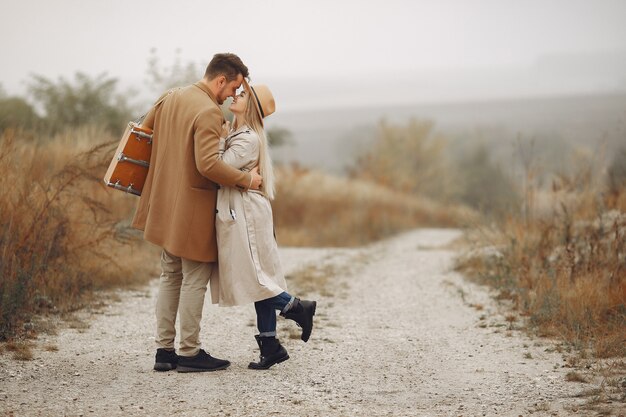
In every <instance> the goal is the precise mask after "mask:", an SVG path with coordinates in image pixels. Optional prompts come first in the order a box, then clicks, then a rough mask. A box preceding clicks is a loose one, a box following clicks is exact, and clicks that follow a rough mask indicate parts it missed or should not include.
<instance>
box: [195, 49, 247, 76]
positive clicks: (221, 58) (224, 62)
mask: <svg viewBox="0 0 626 417" xmlns="http://www.w3.org/2000/svg"><path fill="white" fill-rule="evenodd" d="M239 74H241V75H243V77H244V78H248V67H246V66H245V65H244V64H243V62H242V61H241V58H239V57H238V56H237V55H235V54H230V53H225V54H215V55H213V59H212V60H211V62H209V65H208V66H207V67H206V71H205V73H204V76H205V78H207V79H208V80H209V81H210V80H212V79H214V78H215V77H218V76H220V75H224V76H225V77H226V80H227V81H233V80H235V79H237V76H238V75H239Z"/></svg>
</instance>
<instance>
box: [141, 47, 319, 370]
mask: <svg viewBox="0 0 626 417" xmlns="http://www.w3.org/2000/svg"><path fill="white" fill-rule="evenodd" d="M247 77H248V68H247V67H246V66H245V65H244V64H243V62H242V61H241V59H240V58H239V57H238V56H236V55H234V54H229V53H227V54H216V55H215V56H214V57H213V59H212V60H211V62H210V63H209V65H208V67H207V69H206V72H205V75H204V77H203V78H202V79H201V80H200V81H199V82H197V83H195V84H192V85H189V86H186V87H182V88H178V89H174V90H170V91H169V92H168V93H166V94H165V95H164V99H162V100H161V99H160V100H158V101H157V103H158V104H157V105H155V106H154V107H153V108H152V109H151V110H150V111H149V112H148V114H147V115H146V117H145V119H144V121H143V123H142V125H143V126H144V127H148V128H151V129H153V131H154V135H153V143H152V154H151V156H150V170H149V172H148V177H147V178H146V183H145V185H144V188H143V192H142V195H141V198H140V201H139V205H138V208H137V211H136V213H135V217H134V219H133V227H135V228H138V229H140V230H143V231H144V238H145V239H146V240H148V241H149V242H151V243H154V244H156V245H158V246H160V247H161V248H163V250H162V253H161V269H162V272H161V277H160V282H159V293H158V298H157V305H156V325H157V332H156V344H157V352H156V360H155V365H154V369H155V370H157V371H169V370H172V369H176V370H177V371H178V372H202V371H215V370H220V369H226V368H227V367H228V366H229V365H230V362H228V361H227V360H223V359H218V358H215V357H213V356H211V355H209V354H208V353H207V352H206V351H205V350H203V349H202V348H201V343H200V320H201V318H202V308H203V305H204V296H205V293H206V290H207V286H209V287H210V291H211V299H212V301H213V303H219V305H220V306H235V305H242V304H248V303H254V307H255V310H256V315H257V327H258V330H259V334H258V335H256V336H255V338H256V340H257V343H258V345H259V349H260V351H261V354H260V360H259V361H258V362H251V363H250V364H249V365H248V367H249V368H251V369H268V368H269V367H271V366H272V365H274V364H277V363H280V362H283V361H285V360H287V359H288V358H289V354H288V353H287V351H286V350H285V348H284V347H283V346H282V345H281V344H280V341H279V340H278V339H277V338H276V311H279V312H280V315H281V316H283V317H285V318H287V319H291V320H293V321H295V322H296V323H297V324H298V325H299V326H300V327H301V328H302V336H301V339H302V340H303V341H305V342H306V341H307V340H308V339H309V337H310V335H311V330H312V328H313V315H314V314H315V308H316V302H315V301H306V300H300V299H298V298H296V297H294V296H292V295H290V294H289V293H288V292H287V285H286V283H285V278H284V275H283V271H282V269H281V264H280V259H279V254H278V248H277V244H276V240H275V238H274V228H273V220H272V208H271V205H270V200H272V199H273V198H274V176H273V171H272V161H271V158H270V154H269V149H268V143H267V138H266V135H265V131H264V128H263V119H264V118H265V117H267V116H269V115H270V114H272V113H273V112H274V110H275V103H274V98H273V96H272V93H271V91H270V90H269V89H268V88H267V86H264V85H257V86H252V85H249V84H248V83H247V82H246V78H247ZM242 86H243V89H242V91H241V93H239V94H236V92H237V90H238V89H239V88H240V87H242ZM228 97H233V102H232V104H231V106H230V110H231V112H232V113H233V114H234V116H235V118H234V121H233V125H232V128H230V126H229V124H228V123H226V122H225V119H224V115H223V114H222V111H221V109H220V107H219V105H221V104H223V103H224V101H225V100H226V99H227V98H228ZM177 315H178V317H179V321H180V334H179V350H178V353H176V351H175V349H174V339H175V337H176V328H175V323H176V317H177Z"/></svg>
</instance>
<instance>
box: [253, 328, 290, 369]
mask: <svg viewBox="0 0 626 417" xmlns="http://www.w3.org/2000/svg"><path fill="white" fill-rule="evenodd" d="M254 338H255V339H256V342H257V344H258V345H259V349H261V358H260V360H259V361H258V362H250V364H248V368H250V369H269V368H270V367H271V366H272V365H275V364H277V363H281V362H284V361H286V360H287V359H289V354H288V353H287V349H285V348H284V347H283V345H281V344H280V341H278V339H276V338H275V337H274V336H271V337H261V336H259V335H256V336H254Z"/></svg>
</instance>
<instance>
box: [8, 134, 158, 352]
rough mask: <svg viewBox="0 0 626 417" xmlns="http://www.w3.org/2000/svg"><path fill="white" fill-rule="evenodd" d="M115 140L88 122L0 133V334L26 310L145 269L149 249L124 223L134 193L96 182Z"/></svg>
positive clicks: (14, 327)
mask: <svg viewBox="0 0 626 417" xmlns="http://www.w3.org/2000/svg"><path fill="white" fill-rule="evenodd" d="M116 142H117V140H116V138H112V137H110V136H109V135H108V134H106V133H105V132H104V131H103V130H102V129H99V128H94V127H91V128H90V127H84V128H80V129H77V130H72V131H68V132H66V133H64V134H59V135H57V136H56V137H54V138H42V137H36V136H34V135H33V134H30V133H27V132H19V131H18V132H16V131H8V130H7V131H5V132H4V133H3V134H2V136H0V190H1V194H0V277H1V280H0V340H4V339H7V338H10V337H12V336H15V335H16V334H20V333H22V330H23V328H22V324H23V323H24V322H27V321H29V320H30V319H31V317H32V315H33V314H37V313H43V312H47V311H64V310H72V309H75V308H77V307H79V306H81V305H82V303H83V302H84V300H85V299H84V296H85V295H86V294H89V293H91V291H92V290H94V289H100V288H108V287H111V286H116V285H124V284H131V283H137V282H144V281H145V280H146V279H148V278H149V277H150V276H151V274H150V273H149V272H151V271H150V270H151V268H150V265H151V264H152V263H153V262H151V263H148V264H146V253H147V251H149V249H147V248H146V247H145V245H141V244H138V242H137V237H136V234H133V233H132V232H131V231H130V230H129V227H128V220H127V219H128V218H129V215H130V213H131V212H132V209H133V207H134V204H135V203H136V200H135V199H134V198H133V197H131V196H128V195H122V193H119V192H118V193H115V192H113V190H108V189H106V187H104V186H103V185H102V175H103V173H104V172H105V170H106V166H107V165H108V163H109V161H110V158H111V155H112V154H113V151H114V149H115V146H116ZM131 243H132V244H131ZM155 259H156V257H155Z"/></svg>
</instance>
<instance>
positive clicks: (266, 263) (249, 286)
mask: <svg viewBox="0 0 626 417" xmlns="http://www.w3.org/2000/svg"><path fill="white" fill-rule="evenodd" d="M221 147H222V149H223V153H222V156H221V158H222V160H223V161H224V162H226V163H227V164H228V165H231V166H232V167H234V168H237V169H240V170H242V171H250V170H251V169H252V168H254V167H255V166H256V165H257V163H258V160H259V150H260V140H259V136H258V135H257V134H256V132H255V131H254V130H252V129H249V128H247V127H246V126H243V127H242V128H240V129H238V130H237V131H235V132H233V133H232V134H230V135H229V136H228V137H227V138H226V139H225V140H222V144H221ZM215 228H216V232H217V245H218V248H219V250H218V257H219V268H220V287H219V304H220V306H233V305H240V304H247V303H251V302H254V301H260V300H264V299H266V298H270V297H273V296H275V295H278V294H280V293H282V292H283V291H286V290H287V284H286V283H285V278H284V275H283V271H282V268H281V264H280V258H279V255H278V247H277V244H276V239H275V238H274V223H273V220H272V206H271V205H270V202H269V201H268V199H267V198H265V196H264V195H263V194H262V193H261V192H259V191H253V190H248V191H241V190H238V189H236V188H232V187H221V188H220V189H219V190H218V192H217V215H216V220H215ZM213 302H215V300H213Z"/></svg>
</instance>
